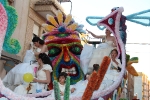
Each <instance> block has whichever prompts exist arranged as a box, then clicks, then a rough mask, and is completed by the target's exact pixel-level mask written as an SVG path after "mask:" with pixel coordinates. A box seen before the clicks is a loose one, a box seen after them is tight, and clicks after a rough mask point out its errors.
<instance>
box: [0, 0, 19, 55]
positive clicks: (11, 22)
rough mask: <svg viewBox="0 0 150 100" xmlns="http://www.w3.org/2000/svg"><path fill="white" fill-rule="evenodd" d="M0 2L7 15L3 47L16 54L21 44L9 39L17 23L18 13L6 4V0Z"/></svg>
mask: <svg viewBox="0 0 150 100" xmlns="http://www.w3.org/2000/svg"><path fill="white" fill-rule="evenodd" d="M0 3H2V4H3V6H4V8H5V10H6V12H7V17H8V25H7V31H6V35H5V39H4V44H3V49H4V50H5V51H6V52H8V53H11V54H18V53H19V51H20V49H21V46H20V44H19V42H18V40H16V39H11V36H12V34H13V32H14V30H15V28H16V26H17V24H18V15H17V12H16V10H15V9H14V8H13V7H12V6H9V5H8V2H7V0H0Z"/></svg>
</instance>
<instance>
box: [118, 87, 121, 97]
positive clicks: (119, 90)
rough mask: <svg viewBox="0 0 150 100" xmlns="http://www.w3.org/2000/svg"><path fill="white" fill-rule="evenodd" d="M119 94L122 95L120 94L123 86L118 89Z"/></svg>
mask: <svg viewBox="0 0 150 100" xmlns="http://www.w3.org/2000/svg"><path fill="white" fill-rule="evenodd" d="M118 95H119V97H120V95H121V87H119V89H118Z"/></svg>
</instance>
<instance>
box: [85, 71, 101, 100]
mask: <svg viewBox="0 0 150 100" xmlns="http://www.w3.org/2000/svg"><path fill="white" fill-rule="evenodd" d="M97 80H98V76H97V73H96V71H93V73H92V75H91V77H90V80H89V82H88V84H87V87H86V89H85V91H84V94H83V96H82V100H91V97H92V94H93V92H94V90H95V86H96V84H97Z"/></svg>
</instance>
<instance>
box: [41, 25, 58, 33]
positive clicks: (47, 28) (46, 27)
mask: <svg viewBox="0 0 150 100" xmlns="http://www.w3.org/2000/svg"><path fill="white" fill-rule="evenodd" d="M42 26H43V27H44V28H45V29H46V31H48V32H51V31H53V30H54V29H55V28H56V27H54V26H52V25H48V24H42Z"/></svg>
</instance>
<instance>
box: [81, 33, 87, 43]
mask: <svg viewBox="0 0 150 100" xmlns="http://www.w3.org/2000/svg"><path fill="white" fill-rule="evenodd" d="M87 36H88V34H85V33H80V34H79V37H80V39H81V41H83V42H85V43H86V44H88V42H87V39H86V37H87Z"/></svg>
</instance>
